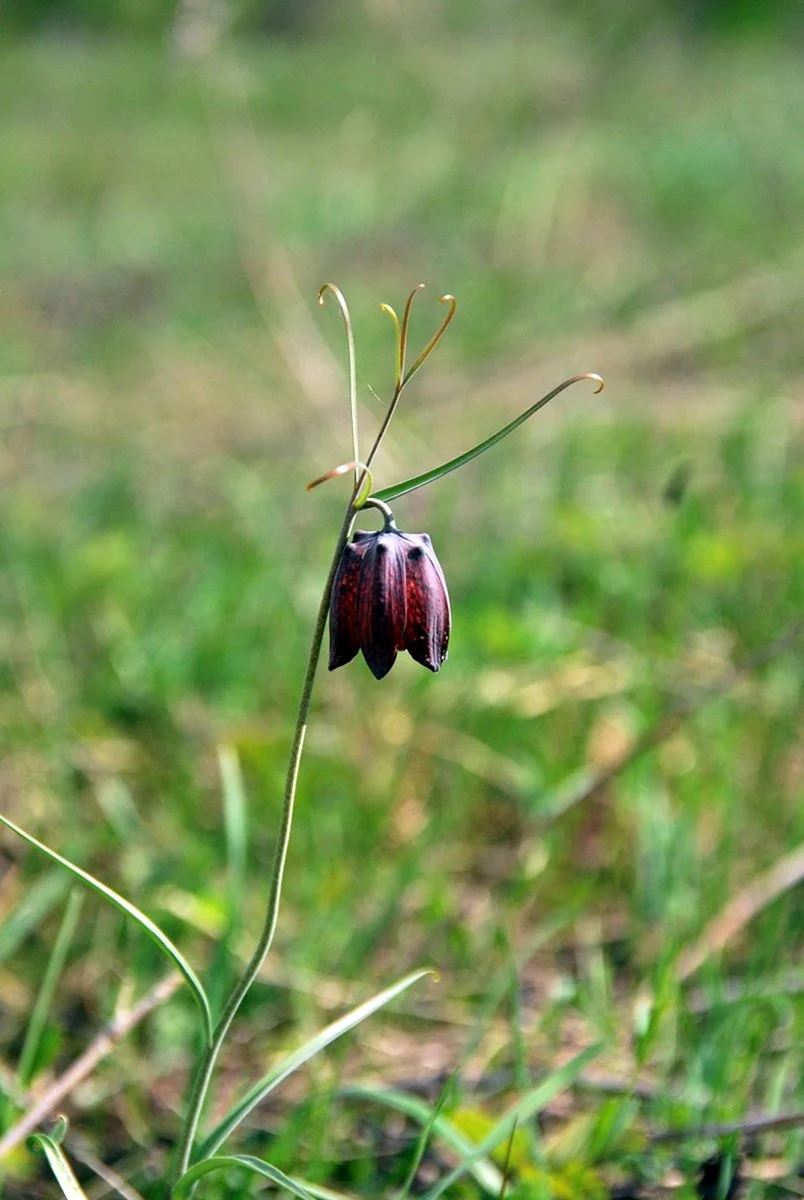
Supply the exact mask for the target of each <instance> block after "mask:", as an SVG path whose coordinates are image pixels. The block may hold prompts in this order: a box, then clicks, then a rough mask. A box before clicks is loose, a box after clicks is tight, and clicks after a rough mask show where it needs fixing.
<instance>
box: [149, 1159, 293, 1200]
mask: <svg viewBox="0 0 804 1200" xmlns="http://www.w3.org/2000/svg"><path fill="white" fill-rule="evenodd" d="M232 1167H242V1168H243V1169H244V1170H246V1171H251V1173H252V1174H253V1175H261V1176H262V1177H263V1179H270V1180H271V1182H272V1183H275V1184H277V1185H278V1186H279V1187H282V1188H284V1189H285V1191H286V1192H290V1194H291V1196H298V1197H300V1200H315V1198H314V1197H313V1195H312V1193H311V1192H308V1190H307V1188H306V1187H304V1186H303V1185H302V1184H301V1183H299V1181H298V1180H296V1179H291V1178H290V1176H289V1175H285V1174H284V1172H282V1171H280V1170H278V1168H277V1167H272V1166H271V1164H270V1163H267V1162H263V1161H262V1159H261V1158H253V1157H252V1156H251V1155H250V1154H221V1155H219V1156H218V1157H217V1158H207V1159H205V1160H204V1162H200V1163H196V1165H195V1166H194V1167H190V1170H189V1171H186V1172H185V1174H184V1175H182V1177H181V1179H180V1180H179V1181H178V1183H176V1184H175V1185H174V1188H173V1192H172V1200H181V1197H182V1196H189V1195H190V1192H191V1190H192V1188H193V1185H194V1184H196V1183H197V1182H198V1180H199V1179H201V1178H202V1177H203V1176H204V1175H209V1174H210V1173H211V1172H213V1171H226V1170H229V1169H230V1168H232Z"/></svg>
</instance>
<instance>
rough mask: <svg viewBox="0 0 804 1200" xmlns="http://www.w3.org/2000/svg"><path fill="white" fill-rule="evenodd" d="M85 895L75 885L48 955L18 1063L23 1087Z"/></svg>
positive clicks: (30, 1069) (29, 1078)
mask: <svg viewBox="0 0 804 1200" xmlns="http://www.w3.org/2000/svg"><path fill="white" fill-rule="evenodd" d="M83 899H84V897H83V894H82V893H81V892H80V891H79V890H78V888H73V890H72V891H71V892H70V895H69V896H68V897H67V905H66V907H65V909H64V916H63V917H62V919H61V925H60V926H59V932H58V933H57V935H56V940H55V942H54V943H53V949H52V950H51V952H50V957H49V958H48V963H47V967H46V969H45V974H44V978H43V979H42V985H41V987H40V988H39V991H38V993H37V996H36V1001H35V1003H34V1006H33V1011H32V1013H31V1019H30V1021H29V1022H28V1028H27V1029H26V1031H25V1041H24V1042H23V1046H22V1051H21V1053H20V1061H19V1066H18V1068H17V1079H18V1080H19V1083H20V1086H21V1087H23V1088H27V1087H28V1085H29V1084H30V1082H31V1080H32V1079H33V1073H34V1068H35V1065H36V1059H37V1055H38V1053H39V1046H40V1044H41V1041H42V1034H43V1033H44V1031H45V1026H46V1024H47V1019H48V1014H49V1013H50V1006H51V1004H52V1002H53V996H54V995H55V992H56V988H57V987H58V984H59V979H60V978H61V973H62V971H63V970H64V964H65V962H66V959H67V954H68V951H69V949H70V943H71V942H72V940H73V934H74V933H75V929H76V926H77V924H78V917H79V915H80V913H81V904H82V902H83Z"/></svg>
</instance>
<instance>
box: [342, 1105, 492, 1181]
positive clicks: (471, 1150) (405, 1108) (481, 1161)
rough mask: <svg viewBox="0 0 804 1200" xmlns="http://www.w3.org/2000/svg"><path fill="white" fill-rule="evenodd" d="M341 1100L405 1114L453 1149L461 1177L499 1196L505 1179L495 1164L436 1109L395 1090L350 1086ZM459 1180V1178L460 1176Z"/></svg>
mask: <svg viewBox="0 0 804 1200" xmlns="http://www.w3.org/2000/svg"><path fill="white" fill-rule="evenodd" d="M338 1095H339V1096H342V1097H344V1098H345V1099H353V1100H369V1101H371V1102H372V1103H373V1104H382V1105H384V1106H385V1107H386V1108H392V1109H394V1110H395V1111H396V1112H401V1113H404V1114H405V1116H406V1117H410V1118H411V1119H412V1120H414V1121H417V1122H418V1123H419V1124H420V1125H422V1126H423V1127H424V1128H425V1129H427V1128H429V1129H430V1132H431V1133H432V1135H433V1137H437V1138H439V1139H440V1140H441V1141H442V1142H443V1143H444V1145H445V1146H449V1148H450V1150H452V1151H454V1153H455V1154H457V1155H458V1156H459V1157H460V1159H461V1164H462V1165H461V1167H460V1170H459V1174H460V1175H462V1174H464V1172H466V1173H468V1174H469V1175H471V1176H472V1177H473V1179H474V1180H475V1182H476V1183H478V1184H480V1186H481V1187H482V1189H483V1191H484V1192H486V1193H488V1195H490V1196H495V1197H496V1196H499V1194H500V1189H501V1188H502V1183H503V1177H502V1175H501V1174H500V1172H499V1171H498V1170H497V1168H496V1167H495V1166H494V1163H492V1162H490V1161H489V1159H488V1158H487V1157H486V1155H485V1151H484V1152H483V1153H478V1147H477V1146H476V1145H475V1143H474V1142H472V1141H470V1140H469V1138H468V1137H467V1136H466V1134H465V1133H462V1132H461V1130H460V1129H457V1128H456V1127H455V1126H454V1125H453V1124H452V1122H451V1121H450V1120H449V1119H448V1118H447V1117H444V1116H441V1115H440V1114H439V1113H436V1112H434V1110H433V1106H432V1105H430V1104H426V1103H425V1102H424V1101H423V1100H419V1099H418V1097H416V1096H410V1095H408V1093H407V1092H398V1091H395V1090H393V1089H392V1088H389V1089H385V1088H382V1089H381V1088H371V1087H359V1086H354V1087H352V1086H350V1087H345V1088H341V1089H340V1091H339V1092H338ZM456 1178H457V1176H456Z"/></svg>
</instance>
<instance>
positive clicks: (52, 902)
mask: <svg viewBox="0 0 804 1200" xmlns="http://www.w3.org/2000/svg"><path fill="white" fill-rule="evenodd" d="M69 889H70V881H69V879H67V878H66V877H65V876H64V875H63V874H62V872H61V871H48V873H47V874H46V875H43V876H42V878H41V879H37V880H36V882H35V883H32V884H31V886H30V887H29V888H27V889H26V892H25V895H24V896H23V897H22V899H21V901H20V903H19V904H18V905H17V908H16V909H15V910H14V912H13V913H11V915H10V916H8V917H6V919H5V920H4V921H3V925H2V928H0V963H2V962H5V961H6V959H7V958H10V957H11V955H12V954H13V953H14V951H15V950H16V949H17V946H19V945H21V944H22V942H24V941H25V939H26V938H27V937H28V935H29V934H30V933H31V932H32V930H34V929H36V927H37V925H39V923H40V922H41V921H44V919H45V917H46V916H47V915H48V913H49V912H50V911H51V910H52V909H54V908H55V907H56V905H57V904H58V903H59V902H60V901H61V900H63V899H64V896H65V895H66V893H67V892H68V891H69Z"/></svg>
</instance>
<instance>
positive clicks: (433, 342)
mask: <svg viewBox="0 0 804 1200" xmlns="http://www.w3.org/2000/svg"><path fill="white" fill-rule="evenodd" d="M417 290H418V289H417ZM415 295H416V292H413V293H411V297H410V299H411V300H412V299H413V296H415ZM439 304H448V305H449V312H448V313H447V315H446V316H445V317H444V320H443V321H442V322H441V324H440V325H439V327H438V329H437V330H436V331H435V333H434V334H433V336H432V337H431V338H430V341H429V342H428V343H427V345H426V346H425V347H424V349H423V350H422V352H421V354H420V355H419V357H418V358H417V359H416V361H415V363H414V364H413V366H412V367H411V368H410V370H408V371H407V372H406V374H405V375H403V377H402V384H403V386H404V384H406V383H407V382H408V380H409V379H410V378H412V376H413V375H415V374H416V372H417V371H418V370H419V367H421V366H422V364H423V363H424V362H425V361H426V359H428V358H429V357H430V355H431V354H432V353H433V351H434V350H435V348H436V346H437V345H438V343H439V342H440V341H441V339H442V337H443V336H444V334H445V333H446V332H447V328H448V326H449V324H450V322H451V321H452V318H453V317H454V316H455V309H456V308H457V307H458V301H457V300H456V299H455V297H454V296H453V295H452V294H451V293H450V292H446V293H445V294H444V295H443V296H442V297H441V298H440V300H439ZM409 309H410V300H409V301H408V307H407V308H406V309H405V318H406V319H407V316H408V312H409ZM404 328H406V327H404V326H403V329H404Z"/></svg>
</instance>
